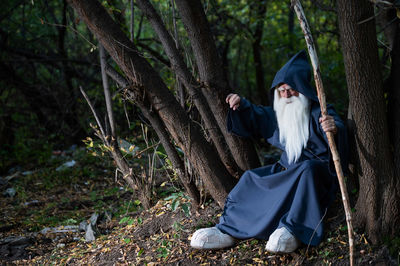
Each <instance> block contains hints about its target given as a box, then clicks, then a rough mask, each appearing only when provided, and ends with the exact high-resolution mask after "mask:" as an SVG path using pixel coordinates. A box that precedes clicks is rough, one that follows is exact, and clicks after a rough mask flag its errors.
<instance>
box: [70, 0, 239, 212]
mask: <svg viewBox="0 0 400 266" xmlns="http://www.w3.org/2000/svg"><path fill="white" fill-rule="evenodd" d="M69 3H70V5H71V6H72V7H73V8H74V9H75V10H76V11H77V13H78V14H79V16H80V17H81V19H82V20H83V21H84V22H85V23H86V25H87V26H88V27H89V29H90V30H91V31H92V32H93V34H94V35H96V37H97V38H98V39H99V41H100V42H101V43H102V45H103V46H104V48H105V49H106V50H107V51H108V53H109V54H110V55H111V57H112V58H113V59H114V60H115V62H116V63H117V64H118V65H119V67H120V68H121V70H122V71H123V72H124V73H125V75H126V76H127V77H128V79H129V82H130V83H131V85H130V86H129V90H130V91H131V93H133V95H134V96H135V97H136V98H135V101H138V102H140V103H143V104H144V106H146V108H149V110H150V109H151V110H154V111H155V112H157V113H158V115H159V116H160V118H161V119H162V120H163V122H164V124H165V126H166V128H167V130H168V131H169V133H170V134H171V136H172V137H173V138H174V140H175V142H176V143H177V144H178V146H180V147H181V148H182V150H183V151H184V152H185V154H186V156H187V157H188V158H189V160H190V162H191V164H192V165H193V166H194V167H195V168H196V170H197V171H198V172H199V175H200V177H201V178H202V180H203V181H204V183H205V185H206V188H207V189H208V191H209V192H210V194H211V196H212V197H213V198H214V200H215V201H216V202H217V203H218V204H219V205H220V206H221V207H222V206H223V205H224V201H225V198H226V196H227V194H228V192H229V191H230V189H231V188H232V187H233V185H234V180H233V178H232V176H231V175H230V174H229V173H228V172H227V170H226V168H225V167H224V165H223V164H222V162H221V160H220V159H219V157H218V156H217V154H216V152H215V150H214V149H212V147H210V145H209V144H208V143H207V141H206V140H205V138H204V137H203V135H202V134H201V132H200V129H199V127H198V125H197V124H196V123H194V122H192V121H191V120H190V119H189V118H188V116H187V115H186V113H185V111H184V110H183V109H182V107H181V106H180V105H179V103H178V102H177V101H176V99H175V97H174V96H173V95H172V93H171V92H170V91H169V90H168V88H167V87H166V86H165V84H164V83H163V81H162V80H161V78H160V76H159V75H158V74H157V73H156V72H155V71H154V69H153V68H152V67H151V65H150V64H149V63H148V62H147V61H146V60H145V59H144V58H143V57H141V56H140V55H139V54H138V53H137V52H136V51H137V49H136V47H135V46H134V44H133V43H131V42H130V41H129V39H128V38H127V36H125V34H124V33H123V32H122V30H121V29H120V28H119V27H118V25H116V23H115V22H114V21H113V20H112V19H111V18H110V16H109V15H108V13H107V12H106V10H105V9H104V8H103V7H102V6H101V4H100V3H99V2H98V1H96V0H86V1H80V0H69Z"/></svg>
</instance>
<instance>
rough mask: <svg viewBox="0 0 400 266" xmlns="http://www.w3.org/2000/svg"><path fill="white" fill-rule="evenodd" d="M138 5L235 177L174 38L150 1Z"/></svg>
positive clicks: (230, 159) (233, 166) (228, 155)
mask: <svg viewBox="0 0 400 266" xmlns="http://www.w3.org/2000/svg"><path fill="white" fill-rule="evenodd" d="M136 3H137V5H138V6H139V8H140V9H141V10H142V12H143V14H144V15H145V16H146V17H147V19H148V20H149V21H150V23H151V25H152V27H153V29H154V31H155V32H156V33H157V35H158V37H159V39H160V41H161V43H162V45H163V47H164V50H165V52H166V54H167V56H168V58H169V59H170V62H171V65H172V69H174V70H175V71H176V74H177V76H178V79H179V80H180V81H182V83H183V85H184V86H185V87H186V88H187V89H188V91H189V94H190V96H191V97H192V99H193V101H194V103H195V105H196V107H197V109H198V110H199V113H200V115H201V117H202V119H203V121H204V123H205V125H206V129H207V131H208V132H209V134H210V136H211V139H212V141H213V143H214V145H215V147H216V149H217V151H218V154H219V157H220V158H221V160H222V162H223V163H224V164H225V166H226V168H227V169H228V171H229V172H230V173H231V174H232V175H235V172H236V173H237V171H238V170H239V169H237V168H238V167H237V165H236V163H235V161H234V159H233V157H232V154H231V153H230V151H229V148H228V146H227V145H226V142H225V140H224V139H223V137H222V134H221V131H220V130H219V127H218V124H217V122H216V121H215V118H214V116H213V114H212V112H211V110H210V108H209V106H208V105H207V102H206V100H205V98H204V96H203V95H202V93H201V92H200V85H199V84H198V82H197V81H196V79H195V78H194V77H193V76H192V75H191V73H190V71H189V69H188V68H187V67H186V64H185V62H184V60H183V58H182V56H181V54H180V53H179V51H178V49H177V48H176V44H175V43H174V40H173V39H172V36H171V35H170V34H169V32H168V31H167V29H166V27H165V25H164V23H163V22H162V20H161V18H160V16H159V15H158V14H157V12H156V10H155V9H154V7H153V6H152V5H151V4H150V2H149V1H148V0H137V1H136Z"/></svg>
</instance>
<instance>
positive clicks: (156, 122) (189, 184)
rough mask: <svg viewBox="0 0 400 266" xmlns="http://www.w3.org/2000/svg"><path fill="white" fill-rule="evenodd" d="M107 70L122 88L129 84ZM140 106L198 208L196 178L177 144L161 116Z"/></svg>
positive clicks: (193, 204) (111, 70) (116, 73)
mask: <svg viewBox="0 0 400 266" xmlns="http://www.w3.org/2000/svg"><path fill="white" fill-rule="evenodd" d="M107 70H108V72H107V74H108V75H109V76H111V77H112V78H113V79H114V80H115V81H116V82H117V83H118V84H119V85H120V86H121V87H122V88H126V87H127V86H129V83H128V81H127V80H126V79H125V78H124V77H122V76H121V75H120V74H119V73H118V72H117V71H115V70H114V69H113V68H111V67H110V68H108V69H107ZM125 98H127V99H128V100H129V99H130V97H129V95H126V96H125ZM138 107H139V108H140V110H141V111H142V113H143V115H144V117H145V118H146V119H147V120H149V121H150V124H151V125H152V127H153V128H154V130H155V131H156V133H157V136H158V138H159V139H160V141H161V144H162V145H163V147H164V149H165V151H166V152H167V155H168V158H169V159H170V160H171V162H172V166H173V167H174V169H175V171H176V172H177V174H178V176H179V178H180V179H181V181H182V184H183V186H184V187H185V190H186V192H187V193H188V194H189V197H190V198H192V199H193V202H192V207H193V208H194V209H197V208H198V205H199V203H200V192H199V190H198V189H197V187H196V184H195V182H194V179H190V178H189V176H188V174H187V172H186V171H185V165H184V162H183V160H182V159H181V157H180V156H179V154H178V152H177V151H176V149H175V146H174V145H173V144H172V143H171V140H170V137H169V134H168V132H167V130H166V129H165V126H164V123H163V122H162V121H161V119H160V117H159V116H158V115H157V114H156V113H154V112H153V111H151V110H148V109H147V108H146V107H145V106H144V105H143V104H141V103H138Z"/></svg>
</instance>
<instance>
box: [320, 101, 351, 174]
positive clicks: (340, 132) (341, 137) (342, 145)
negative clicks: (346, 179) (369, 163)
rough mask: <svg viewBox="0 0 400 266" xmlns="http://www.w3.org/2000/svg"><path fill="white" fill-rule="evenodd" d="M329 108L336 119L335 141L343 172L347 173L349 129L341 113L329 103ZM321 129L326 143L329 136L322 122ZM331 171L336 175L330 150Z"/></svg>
mask: <svg viewBox="0 0 400 266" xmlns="http://www.w3.org/2000/svg"><path fill="white" fill-rule="evenodd" d="M327 108H328V114H329V115H331V116H333V118H334V119H335V124H336V128H337V132H336V134H335V143H336V147H337V149H338V152H339V156H340V163H341V165H342V170H343V173H344V174H346V173H348V154H349V152H348V147H349V145H348V140H347V129H346V126H345V124H344V123H343V121H342V119H340V117H339V115H338V114H337V113H336V111H335V109H334V108H333V106H332V105H330V104H328V106H327ZM320 130H321V132H323V136H324V139H325V141H326V143H328V138H327V137H326V134H325V132H324V131H323V129H322V127H321V124H320ZM328 145H329V144H328ZM329 171H330V172H331V174H333V175H336V169H335V164H334V162H333V159H332V154H331V152H330V151H329Z"/></svg>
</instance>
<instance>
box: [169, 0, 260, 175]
mask: <svg viewBox="0 0 400 266" xmlns="http://www.w3.org/2000/svg"><path fill="white" fill-rule="evenodd" d="M175 3H176V6H177V8H178V11H179V13H180V15H181V19H182V22H183V24H184V26H185V28H186V31H187V33H188V36H189V40H190V43H191V46H192V49H193V52H194V56H195V59H196V65H197V68H198V70H199V75H200V80H201V82H202V85H203V86H202V92H203V94H204V96H205V97H206V99H207V102H208V104H209V106H210V108H211V110H212V112H213V114H214V116H215V119H216V120H217V123H218V126H219V127H220V129H221V131H222V133H223V135H224V138H225V140H226V142H227V144H228V146H229V148H230V150H231V152H232V155H233V157H234V158H235V160H236V162H237V164H238V165H239V167H240V168H241V169H242V170H247V169H250V168H255V167H258V166H259V164H260V163H259V160H258V157H257V153H256V151H255V148H254V146H253V145H252V143H251V141H250V140H246V139H241V138H238V137H236V136H234V135H232V134H229V133H228V132H227V130H226V116H227V114H228V106H227V104H226V103H225V98H226V96H227V95H228V94H229V93H230V92H231V89H230V88H229V85H228V82H227V81H226V79H225V76H224V73H223V69H222V65H221V61H220V58H219V56H218V53H217V50H216V47H215V42H214V39H213V37H212V35H211V32H210V28H209V25H208V22H207V19H206V15H205V13H204V9H203V6H202V5H201V2H200V1H199V0H176V1H175Z"/></svg>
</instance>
